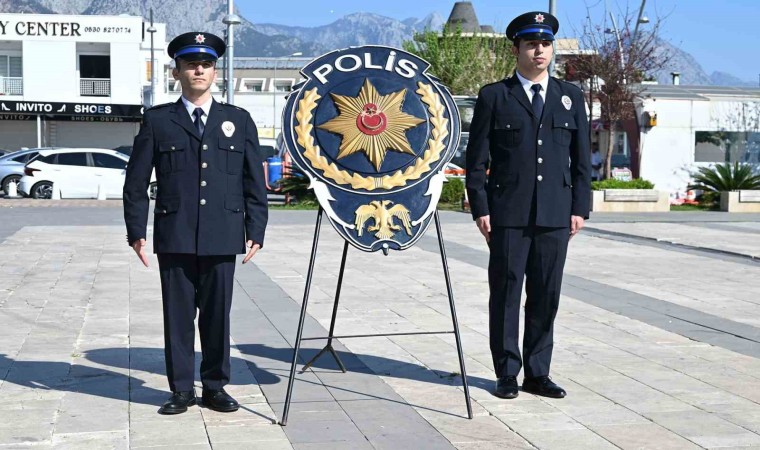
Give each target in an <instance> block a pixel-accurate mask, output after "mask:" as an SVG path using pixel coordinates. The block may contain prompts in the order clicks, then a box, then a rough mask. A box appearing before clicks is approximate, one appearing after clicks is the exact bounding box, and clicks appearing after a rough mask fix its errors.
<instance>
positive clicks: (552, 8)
mask: <svg viewBox="0 0 760 450" xmlns="http://www.w3.org/2000/svg"><path fill="white" fill-rule="evenodd" d="M549 14H551V15H552V16H554V17H557V1H556V0H549ZM556 42H557V41H556V39H555V40H553V41H552V45H553V46H554V51H553V52H552V60H551V62H549V75H551V76H556V75H557V74H556V72H555V70H556V69H555V67H554V64H555V61H557V44H556Z"/></svg>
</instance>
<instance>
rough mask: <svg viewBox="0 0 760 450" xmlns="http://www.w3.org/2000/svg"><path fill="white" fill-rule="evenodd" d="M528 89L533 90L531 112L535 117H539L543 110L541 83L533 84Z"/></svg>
mask: <svg viewBox="0 0 760 450" xmlns="http://www.w3.org/2000/svg"><path fill="white" fill-rule="evenodd" d="M530 90H531V91H533V101H532V102H531V104H532V106H533V114H534V115H535V116H536V119H541V113H542V112H543V111H544V98H543V97H541V85H540V84H534V85H533V86H531V87H530Z"/></svg>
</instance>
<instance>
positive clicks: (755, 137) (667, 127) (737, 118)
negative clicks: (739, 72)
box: [632, 85, 760, 193]
mask: <svg viewBox="0 0 760 450" xmlns="http://www.w3.org/2000/svg"><path fill="white" fill-rule="evenodd" d="M637 114H638V117H639V123H640V124H642V126H641V128H640V131H641V132H640V133H639V138H640V142H639V145H638V150H639V151H638V155H637V156H638V159H639V162H640V176H641V177H642V178H645V179H647V180H649V181H652V182H653V183H654V184H655V188H656V189H659V190H665V191H669V192H671V193H674V192H680V191H684V190H685V189H686V186H687V185H688V184H689V181H690V179H691V177H690V176H689V173H690V172H692V171H694V170H696V168H697V167H699V166H703V165H710V164H715V163H723V162H732V163H733V162H735V161H736V162H740V163H750V164H755V165H760V89H757V88H754V89H753V88H732V87H720V86H680V85H647V86H646V89H645V90H644V91H643V92H642V93H641V101H640V103H639V104H638V105H637ZM650 118H653V119H654V122H651V125H653V126H650V122H649V119H650ZM655 123H656V124H655ZM632 147H633V148H635V146H632ZM634 151H635V150H634Z"/></svg>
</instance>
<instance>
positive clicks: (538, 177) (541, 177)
mask: <svg viewBox="0 0 760 450" xmlns="http://www.w3.org/2000/svg"><path fill="white" fill-rule="evenodd" d="M536 179H537V180H538V181H541V180H543V179H544V177H543V176H541V175H539V176H537V177H536Z"/></svg>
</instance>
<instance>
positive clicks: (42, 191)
mask: <svg viewBox="0 0 760 450" xmlns="http://www.w3.org/2000/svg"><path fill="white" fill-rule="evenodd" d="M52 197H53V183H51V182H49V181H40V182H39V183H37V184H35V185H34V186H32V198H40V199H42V198H44V199H49V198H52Z"/></svg>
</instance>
